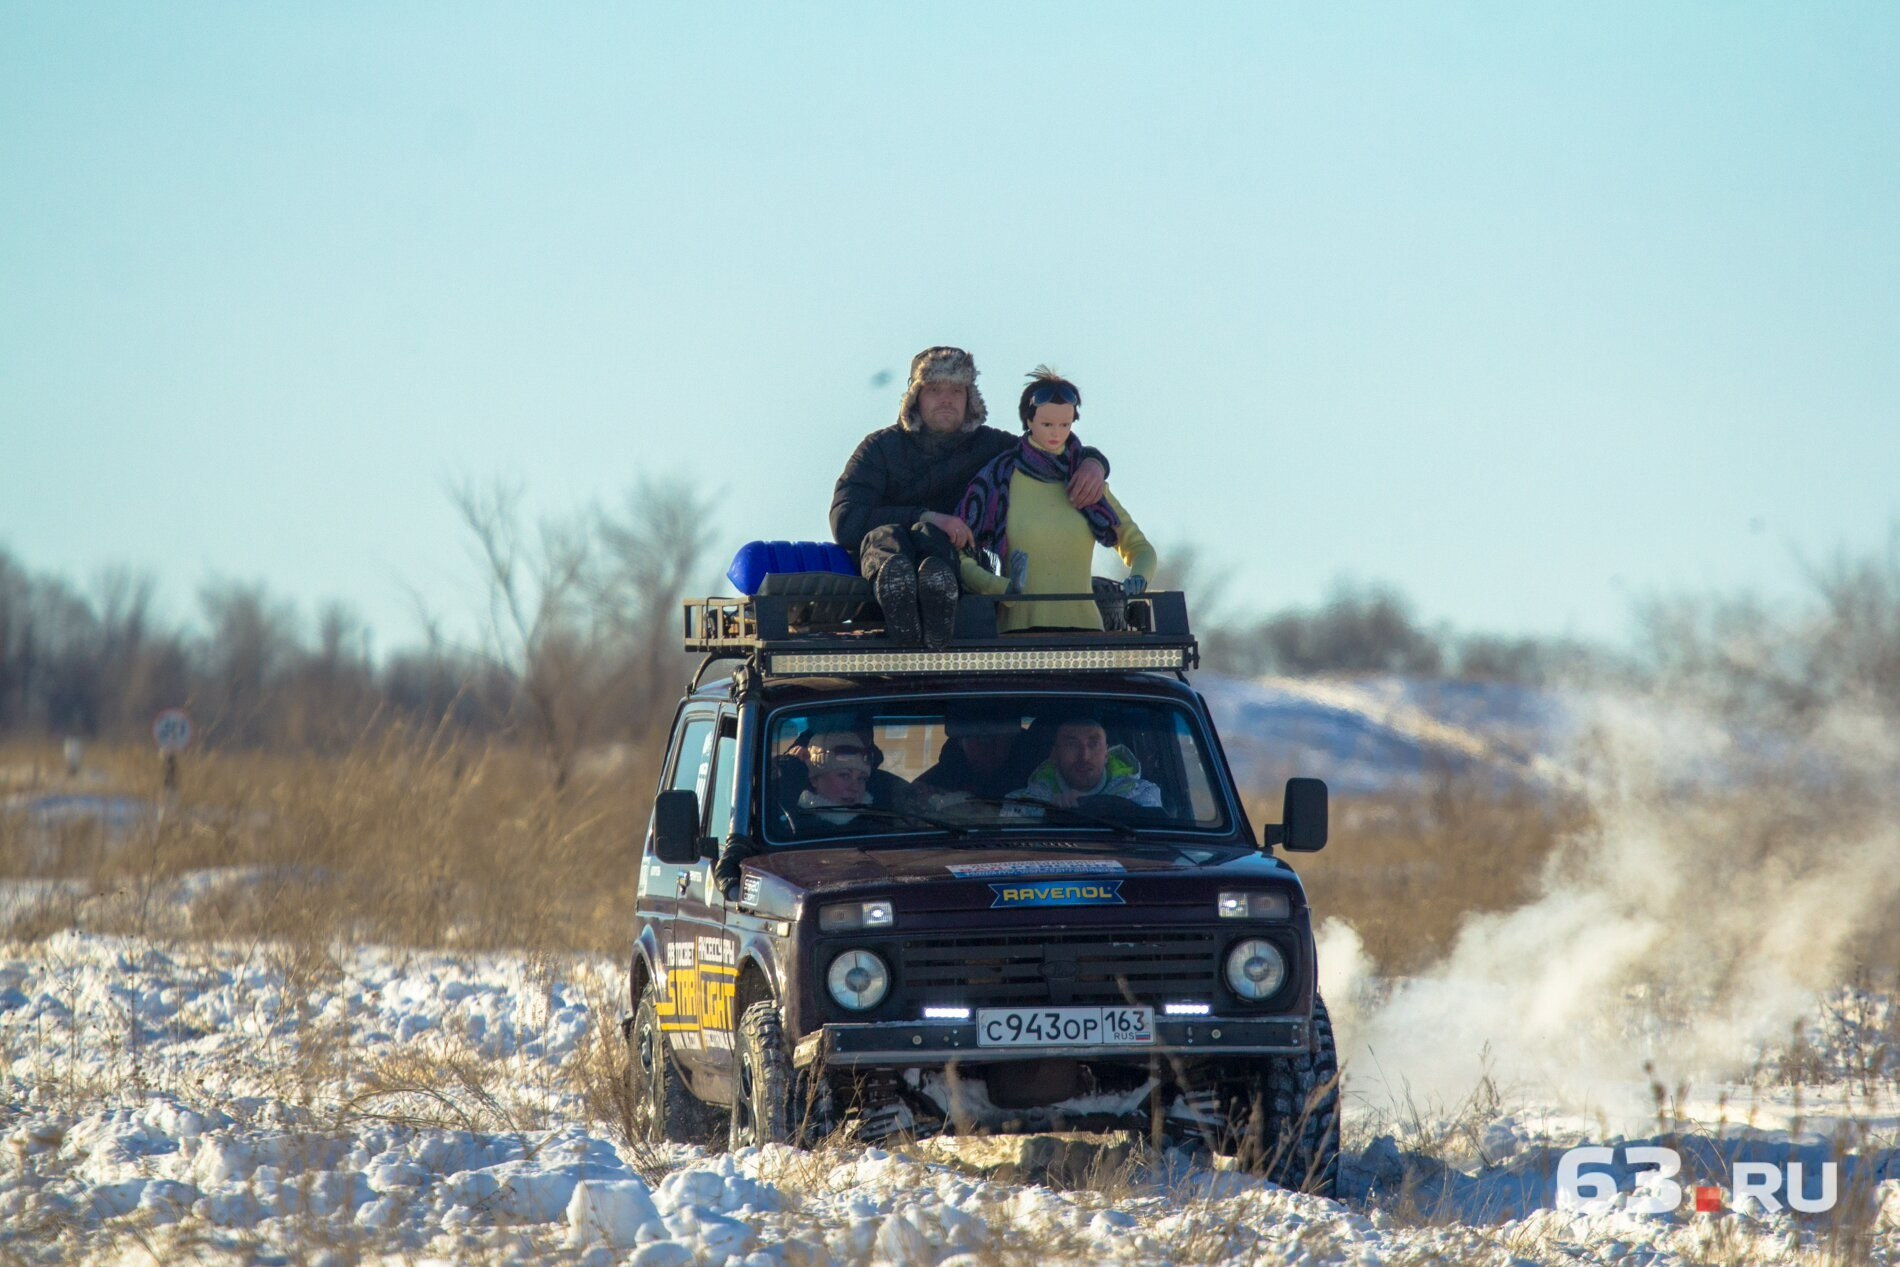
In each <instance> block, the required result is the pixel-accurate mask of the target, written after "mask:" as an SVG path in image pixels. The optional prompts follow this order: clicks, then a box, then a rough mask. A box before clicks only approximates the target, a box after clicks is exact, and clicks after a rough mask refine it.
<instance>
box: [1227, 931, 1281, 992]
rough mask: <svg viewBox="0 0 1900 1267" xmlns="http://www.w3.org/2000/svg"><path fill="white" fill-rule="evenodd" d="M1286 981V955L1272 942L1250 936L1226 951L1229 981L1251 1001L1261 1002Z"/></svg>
mask: <svg viewBox="0 0 1900 1267" xmlns="http://www.w3.org/2000/svg"><path fill="white" fill-rule="evenodd" d="M1285 981H1286V956H1285V955H1283V954H1281V953H1280V948H1279V947H1278V946H1276V945H1274V944H1273V943H1272V942H1270V941H1267V940H1265V939H1264V938H1260V937H1249V938H1248V939H1247V940H1246V941H1243V942H1241V943H1240V944H1239V945H1237V946H1235V947H1234V948H1233V949H1232V950H1230V951H1228V952H1227V984H1228V985H1229V986H1230V987H1232V988H1233V991H1234V993H1235V994H1238V995H1239V996H1240V997H1241V998H1243V999H1245V1000H1247V1001H1248V1002H1249V1003H1258V1002H1259V1001H1260V1000H1262V999H1264V998H1266V997H1268V996H1269V995H1271V994H1272V993H1273V992H1274V991H1275V990H1278V989H1279V988H1280V986H1281V985H1282V984H1283V983H1284V982H1285Z"/></svg>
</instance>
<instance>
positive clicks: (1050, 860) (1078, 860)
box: [745, 841, 1290, 893]
mask: <svg viewBox="0 0 1900 1267" xmlns="http://www.w3.org/2000/svg"><path fill="white" fill-rule="evenodd" d="M745 865H746V867H747V868H748V869H751V870H756V871H763V872H765V873H767V874H769V875H773V876H776V877H778V878H779V879H780V880H782V881H783V882H784V883H786V884H787V885H789V886H791V887H793V888H795V889H800V890H803V891H805V892H808V893H809V892H813V891H816V890H821V889H830V888H856V887H859V886H863V885H875V884H894V885H904V884H921V883H925V882H942V881H945V880H986V879H987V880H997V881H1002V880H1018V879H1038V878H1044V877H1047V878H1054V879H1070V878H1081V877H1086V876H1100V875H1117V876H1138V875H1144V874H1169V875H1179V874H1182V873H1184V872H1194V873H1206V872H1210V871H1212V872H1217V873H1219V874H1220V875H1221V876H1222V878H1228V877H1232V878H1234V879H1244V878H1256V877H1257V878H1262V879H1264V878H1266V877H1268V876H1281V877H1285V876H1288V875H1290V872H1289V870H1288V869H1287V868H1286V867H1285V866H1283V865H1282V864H1281V863H1280V862H1279V861H1278V860H1277V859H1274V858H1271V857H1268V856H1266V855H1263V854H1261V853H1258V852H1257V851H1254V850H1249V849H1244V848H1241V847H1239V846H1236V845H1231V844H1222V845H1208V844H1199V843H1196V844H1187V843H1182V844H1178V845H1175V844H1165V843H1159V842H1149V841H1142V842H1138V843H1137V842H1119V841H1118V842H1115V843H1114V844H1112V845H1108V844H1105V843H1104V844H1095V843H1091V844H1089V845H1087V846H1077V845H1074V844H1070V843H1067V842H1063V841H1048V842H1041V841H1011V842H1009V843H1008V844H1006V845H1005V844H990V845H978V846H969V845H963V846H942V845H939V846H935V847H916V848H888V847H886V848H879V849H861V848H857V847H853V846H845V845H840V846H837V847H830V848H804V849H779V850H773V851H771V852H769V853H766V854H763V855H757V856H754V857H751V858H748V859H746V864H745Z"/></svg>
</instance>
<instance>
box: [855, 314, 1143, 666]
mask: <svg viewBox="0 0 1900 1267" xmlns="http://www.w3.org/2000/svg"><path fill="white" fill-rule="evenodd" d="M988 417H989V410H988V409H986V408H985V407H984V405H983V394H982V393H981V392H979V391H978V390H977V387H976V361H975V360H974V359H973V358H972V357H971V356H970V354H969V353H968V352H965V351H964V350H963V349H962V348H952V347H934V348H925V349H924V350H923V351H921V352H919V353H918V354H917V355H916V356H914V357H912V358H911V362H910V381H909V382H908V383H907V384H906V385H905V388H904V401H903V404H902V405H901V406H899V408H898V411H897V422H896V423H895V424H893V425H892V426H888V427H885V428H883V429H882V430H880V431H873V432H872V433H871V434H870V435H868V436H866V437H864V440H863V442H862V443H860V444H859V445H858V447H857V450H856V452H854V453H852V455H851V458H850V460H849V461H848V462H846V463H845V464H844V473H843V474H841V475H840V476H838V486H837V488H836V489H835V490H834V491H833V493H832V495H831V534H832V536H833V537H835V538H836V539H837V542H838V544H839V545H841V546H843V547H844V548H845V549H846V550H849V551H851V553H852V554H853V555H854V556H856V558H857V560H858V568H859V570H860V571H861V572H862V573H863V575H864V579H865V580H867V581H870V582H871V584H872V587H873V588H874V589H875V590H876V592H877V602H878V606H879V607H881V608H883V609H884V627H885V628H886V629H887V630H888V631H889V633H890V636H891V638H892V640H893V641H896V642H899V643H902V644H905V645H911V646H914V645H916V644H917V643H918V642H922V643H924V644H925V645H926V646H930V647H941V646H943V645H944V643H946V642H948V641H949V640H950V633H951V629H952V627H953V626H954V625H955V623H956V612H957V551H959V550H961V549H964V548H965V547H967V546H969V545H970V544H971V536H970V526H969V525H968V524H966V523H964V522H963V521H962V520H961V519H958V518H957V517H956V513H955V512H956V507H957V503H958V502H959V501H960V500H961V499H962V497H963V491H964V489H966V488H967V487H969V484H970V480H971V479H972V478H973V477H974V476H975V475H976V473H977V471H978V470H980V469H982V467H983V466H984V465H985V464H987V463H988V462H989V461H990V459H992V458H994V457H996V456H997V455H998V454H999V453H1002V452H1003V451H1004V450H1006V449H1012V448H1014V447H1016V445H1017V444H1018V443H1019V442H1020V440H1021V437H1020V436H1016V435H1012V434H1010V433H1009V432H1006V431H999V430H997V429H996V428H995V427H986V426H984V425H983V423H984V420H985V419H987V418H988ZM1082 452H1083V457H1084V460H1083V462H1082V463H1081V465H1080V466H1079V467H1077V469H1076V473H1075V475H1074V477H1073V478H1071V479H1070V480H1069V486H1068V491H1069V504H1070V505H1071V506H1074V507H1075V508H1076V509H1078V510H1080V509H1082V508H1083V507H1086V506H1093V505H1094V504H1095V503H1096V502H1098V501H1100V500H1101V499H1102V492H1103V490H1104V489H1105V488H1106V487H1107V480H1108V459H1107V458H1105V457H1103V456H1102V455H1101V453H1100V452H1099V451H1097V450H1095V449H1084V450H1083V451H1082Z"/></svg>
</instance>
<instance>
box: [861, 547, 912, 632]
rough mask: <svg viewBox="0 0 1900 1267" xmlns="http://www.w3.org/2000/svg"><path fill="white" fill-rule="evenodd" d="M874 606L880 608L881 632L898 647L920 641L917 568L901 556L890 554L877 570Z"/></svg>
mask: <svg viewBox="0 0 1900 1267" xmlns="http://www.w3.org/2000/svg"><path fill="white" fill-rule="evenodd" d="M873 588H874V589H876V591H877V605H878V606H879V607H881V608H882V609H883V610H884V634H885V636H886V637H888V638H889V639H890V640H891V641H892V642H894V643H896V644H897V645H898V646H900V647H914V646H916V645H917V644H918V643H920V642H922V641H923V636H924V631H923V626H922V625H920V624H919V623H918V619H917V569H916V567H915V566H914V565H913V564H912V563H911V561H910V560H909V559H907V558H905V557H904V556H903V555H901V554H898V555H893V556H891V557H890V558H889V559H886V560H885V561H884V566H883V567H881V568H879V569H878V573H877V581H876V584H875V585H874V586H873Z"/></svg>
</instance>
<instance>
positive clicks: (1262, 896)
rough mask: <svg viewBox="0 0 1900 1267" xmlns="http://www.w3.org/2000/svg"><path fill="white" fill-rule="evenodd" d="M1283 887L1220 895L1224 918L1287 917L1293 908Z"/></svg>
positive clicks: (1221, 913)
mask: <svg viewBox="0 0 1900 1267" xmlns="http://www.w3.org/2000/svg"><path fill="white" fill-rule="evenodd" d="M1292 905H1293V904H1292V903H1291V902H1289V901H1287V897H1286V892H1285V890H1283V889H1261V890H1258V891H1255V892H1245V891H1242V892H1228V893H1223V894H1221V895H1220V902H1219V910H1220V917H1221V918H1222V919H1285V918H1286V917H1287V914H1288V913H1289V912H1290V911H1291V910H1292Z"/></svg>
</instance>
